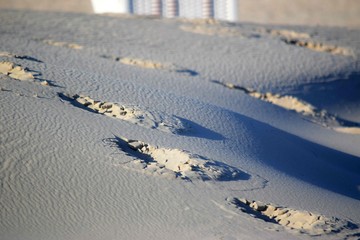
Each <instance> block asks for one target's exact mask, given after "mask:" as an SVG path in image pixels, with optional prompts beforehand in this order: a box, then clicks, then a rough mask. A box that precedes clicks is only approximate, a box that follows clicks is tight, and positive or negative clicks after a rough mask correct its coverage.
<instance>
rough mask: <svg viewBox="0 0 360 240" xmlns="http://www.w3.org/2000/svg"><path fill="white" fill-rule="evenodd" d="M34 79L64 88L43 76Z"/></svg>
mask: <svg viewBox="0 0 360 240" xmlns="http://www.w3.org/2000/svg"><path fill="white" fill-rule="evenodd" d="M36 80H38V81H41V82H47V84H48V85H49V86H50V87H58V88H65V87H64V86H60V85H57V84H56V83H55V82H54V81H52V80H48V79H44V78H36Z"/></svg>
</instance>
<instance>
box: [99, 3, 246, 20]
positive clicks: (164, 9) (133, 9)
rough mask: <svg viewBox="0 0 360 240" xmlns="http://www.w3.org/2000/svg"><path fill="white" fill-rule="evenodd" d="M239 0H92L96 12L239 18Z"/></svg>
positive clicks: (169, 16)
mask: <svg viewBox="0 0 360 240" xmlns="http://www.w3.org/2000/svg"><path fill="white" fill-rule="evenodd" d="M238 1H239V0H92V6H93V8H94V12H95V13H123V14H138V15H157V16H163V17H168V18H173V17H181V18H216V19H220V20H227V21H238V20H239V16H238V13H239V5H238Z"/></svg>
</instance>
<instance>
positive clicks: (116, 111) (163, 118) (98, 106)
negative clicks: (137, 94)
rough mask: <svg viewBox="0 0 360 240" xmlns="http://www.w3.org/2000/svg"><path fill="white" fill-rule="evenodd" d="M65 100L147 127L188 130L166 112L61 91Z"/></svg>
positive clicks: (61, 96)
mask: <svg viewBox="0 0 360 240" xmlns="http://www.w3.org/2000/svg"><path fill="white" fill-rule="evenodd" d="M59 97H60V98H62V99H63V100H66V101H69V102H71V103H72V104H73V105H74V106H77V107H82V108H84V109H87V110H90V111H92V112H95V113H99V114H103V115H106V116H109V117H113V118H118V119H121V120H124V121H127V122H130V123H133V124H137V125H139V126H142V127H145V128H152V129H158V130H160V131H163V132H167V133H174V134H176V133H182V132H184V131H186V130H187V128H186V126H185V125H184V124H183V123H182V121H181V120H180V119H178V118H177V117H175V116H169V115H167V114H165V113H158V112H155V111H152V112H150V111H147V110H143V109H140V108H139V107H136V106H125V105H121V104H119V103H112V102H101V101H97V100H94V99H91V98H90V97H88V96H84V95H73V96H68V95H66V94H63V93H59Z"/></svg>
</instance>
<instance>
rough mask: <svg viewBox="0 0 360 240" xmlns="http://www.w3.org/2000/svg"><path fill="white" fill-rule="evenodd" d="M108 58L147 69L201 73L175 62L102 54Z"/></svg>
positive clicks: (188, 73)
mask: <svg viewBox="0 0 360 240" xmlns="http://www.w3.org/2000/svg"><path fill="white" fill-rule="evenodd" d="M101 57H103V58H106V59H112V60H114V61H117V62H120V63H122V64H126V65H131V66H136V67H141V68H147V69H162V70H168V71H170V72H177V73H183V74H187V75H189V76H197V75H199V73H198V72H196V71H194V70H190V69H186V68H182V67H178V66H176V65H175V64H172V63H161V62H156V61H152V60H146V59H140V58H130V57H123V58H120V57H112V56H106V55H104V56H101Z"/></svg>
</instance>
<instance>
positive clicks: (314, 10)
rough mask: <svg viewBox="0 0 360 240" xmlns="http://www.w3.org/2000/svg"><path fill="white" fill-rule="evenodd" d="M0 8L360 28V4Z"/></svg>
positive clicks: (8, 1) (75, 3)
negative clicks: (212, 18)
mask: <svg viewBox="0 0 360 240" xmlns="http://www.w3.org/2000/svg"><path fill="white" fill-rule="evenodd" d="M0 8H2V9H31V10H40V11H66V12H84V13H98V14H101V13H130V14H146V15H151V14H152V15H161V16H164V17H186V18H208V17H214V18H217V19H222V20H228V21H242V22H255V23H263V24H282V25H284V24H290V25H324V26H338V27H349V28H359V27H360V0H0Z"/></svg>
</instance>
